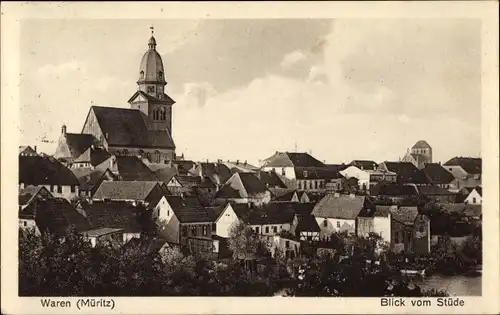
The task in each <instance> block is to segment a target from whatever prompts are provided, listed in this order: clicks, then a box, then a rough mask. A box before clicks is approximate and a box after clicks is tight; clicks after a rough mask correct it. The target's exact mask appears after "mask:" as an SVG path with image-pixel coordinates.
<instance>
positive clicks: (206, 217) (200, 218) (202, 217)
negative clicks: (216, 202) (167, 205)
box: [174, 207, 217, 223]
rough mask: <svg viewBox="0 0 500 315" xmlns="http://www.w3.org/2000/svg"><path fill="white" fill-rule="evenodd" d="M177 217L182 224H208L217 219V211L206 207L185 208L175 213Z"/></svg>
mask: <svg viewBox="0 0 500 315" xmlns="http://www.w3.org/2000/svg"><path fill="white" fill-rule="evenodd" d="M174 211H175V210H174ZM175 215H176V216H177V219H179V222H180V223H203V222H206V223H208V222H214V221H215V219H216V218H217V217H216V214H215V211H211V210H210V208H208V209H207V208H204V207H184V208H181V209H179V210H177V211H175Z"/></svg>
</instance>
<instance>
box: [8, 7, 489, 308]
mask: <svg viewBox="0 0 500 315" xmlns="http://www.w3.org/2000/svg"><path fill="white" fill-rule="evenodd" d="M164 10H165V11H168V5H165V6H164V7H162V8H161V12H164ZM261 10H265V5H264V4H262V5H261ZM2 11H3V8H2ZM173 16H175V14H173ZM18 29H19V34H18V39H17V41H18V49H17V57H18V70H19V71H18V73H17V76H18V84H17V89H18V96H17V98H18V101H19V105H18V109H17V110H16V109H15V108H12V110H13V111H14V110H15V111H17V112H15V113H14V115H18V117H19V118H18V119H19V120H18V122H17V125H16V128H17V130H12V131H11V132H12V134H13V133H17V134H18V143H17V144H15V145H17V146H18V157H17V159H16V160H17V162H16V163H17V164H11V166H10V168H11V169H13V166H14V165H17V169H15V170H12V174H14V173H15V174H17V179H15V177H13V178H10V181H12V182H13V181H14V180H17V183H15V184H16V185H17V188H15V189H16V190H17V194H18V196H17V197H16V196H15V195H12V196H10V195H9V196H7V195H5V193H4V191H3V190H2V201H3V199H4V198H11V199H12V198H13V199H14V200H18V213H17V219H16V220H17V222H18V226H15V236H14V235H13V236H12V237H16V247H17V248H16V249H15V252H16V253H17V254H15V255H13V259H14V263H15V269H12V270H11V271H10V272H11V273H12V272H13V270H15V273H16V276H17V279H18V282H17V286H16V287H12V286H11V288H10V289H9V290H13V291H15V292H16V294H17V295H18V296H19V297H20V298H28V297H31V298H33V297H36V298H38V299H37V302H36V303H38V304H40V303H41V304H40V305H38V306H39V307H41V308H45V311H50V310H51V309H54V308H59V309H60V308H64V307H65V306H68V304H67V305H65V304H64V303H66V302H64V301H63V300H61V298H62V297H90V298H91V299H87V300H81V299H80V300H78V303H77V304H76V307H78V309H80V308H85V307H87V308H91V307H104V308H106V307H109V308H111V307H112V308H114V305H115V301H114V300H113V301H110V300H105V298H106V297H289V298H290V297H331V298H335V297H336V298H354V297H356V298H378V302H377V303H378V305H379V306H382V307H384V306H386V307H395V306H405V300H403V299H402V298H437V299H433V300H432V301H433V302H432V303H433V304H432V305H437V306H443V307H460V306H464V303H465V302H464V300H463V299H461V298H466V297H477V298H480V297H481V296H483V295H484V294H485V290H484V288H485V286H484V285H485V283H484V282H485V281H487V280H488V279H487V278H483V269H484V268H483V263H485V264H486V262H485V258H484V257H485V256H484V255H483V252H484V251H483V248H484V247H485V246H486V245H485V242H484V240H483V236H484V237H486V236H485V235H486V234H488V233H489V231H487V230H485V229H484V228H483V213H484V212H483V208H487V207H486V206H485V205H484V204H483V182H484V186H485V191H487V189H488V188H487V186H488V185H489V182H488V181H486V180H484V178H483V174H484V173H483V158H485V159H486V157H485V156H484V151H483V149H482V148H483V147H484V146H485V143H484V132H485V131H484V130H485V128H486V127H485V122H484V119H483V118H482V117H485V114H484V110H485V108H484V106H482V104H483V103H484V99H485V96H484V95H483V91H484V85H483V84H484V78H483V75H484V73H485V72H484V69H483V65H484V60H483V58H485V57H484V56H485V54H484V42H483V41H484V39H483V38H482V34H483V32H484V24H483V23H482V20H481V19H480V18H465V17H464V18H460V17H449V18H447V17H444V18H437V17H434V18H419V17H413V18H370V17H348V16H347V17H342V16H341V17H334V16H332V17H318V18H316V17H309V18H308V17H306V16H303V17H300V18H296V17H294V18H292V17H283V18H277V17H259V18H257V17H253V18H252V17H248V18H232V17H231V16H230V15H226V17H219V16H215V17H210V18H202V17H195V18H192V17H185V18H181V17H179V18H175V17H172V15H171V16H170V17H168V18H161V17H158V16H155V17H152V18H144V17H142V16H138V17H137V18H66V17H63V16H59V17H54V18H50V19H42V18H23V19H21V20H20V21H19V23H18ZM496 45H497V49H498V42H497V44H496ZM3 46H4V41H2V47H3ZM489 57H491V56H489ZM3 63H4V59H3V57H2V65H3ZM496 70H497V71H498V68H497V69H496ZM2 72H3V71H2ZM2 76H3V74H2ZM2 94H3V93H2ZM2 97H3V96H2ZM3 100H4V98H2V111H4V110H5V106H4V105H6V106H7V104H4V102H3ZM490 105H493V106H496V107H498V102H497V100H493V103H490ZM497 113H498V108H496V112H495V113H494V114H493V113H492V115H497ZM2 116H3V117H2V122H4V115H3V114H2ZM491 118H494V117H491ZM494 119H495V124H498V120H497V119H498V117H496V118H494ZM490 125H491V124H490ZM488 126H489V125H488ZM495 128H497V127H495ZM490 130H491V128H490ZM4 137H5V133H4V130H2V144H3V142H4V140H3V139H4ZM493 145H494V146H495V147H498V143H496V144H493ZM495 150H497V149H496V148H495ZM490 152H492V151H490ZM496 152H497V151H496ZM10 153H13V152H10ZM6 154H7V152H5V151H4V150H3V149H2V160H4V157H5V155H6ZM11 155H12V156H13V154H11ZM13 159H15V157H14V156H13V157H12V160H13ZM495 159H496V160H495V161H496V162H498V160H497V159H498V156H497V157H495ZM496 162H494V163H496ZM2 164H4V163H2ZM497 164H498V163H497ZM3 167H4V166H2V169H3ZM487 171H488V172H489V171H492V173H490V176H496V177H498V168H496V169H491V168H490V169H488V168H485V172H487ZM495 172H496V173H495ZM485 176H486V175H485ZM2 177H4V176H2ZM490 178H491V177H490ZM496 180H498V178H497V179H496ZM2 183H3V181H2ZM492 185H494V186H492V187H496V188H497V187H498V186H497V185H498V184H497V183H493V184H492ZM2 186H3V185H2ZM496 188H494V189H496ZM496 193H498V192H496ZM485 197H486V198H485V204H486V201H487V199H488V198H497V197H498V196H491V194H485ZM494 200H497V199H494ZM490 205H491V204H490ZM496 207H497V208H496V209H493V210H491V209H486V212H488V210H491V212H490V213H489V214H488V215H490V218H491V215H495V213H496V216H498V205H497V206H496ZM2 208H4V207H3V206H2ZM490 208H491V207H490ZM5 210H7V209H2V216H3V212H4V211H5ZM11 210H12V209H11ZM10 212H11V215H12V213H13V211H10ZM497 219H498V218H497ZM2 221H3V222H2V226H4V225H5V224H10V225H12V226H13V224H16V223H13V224H11V223H10V222H4V221H5V220H2ZM11 228H12V227H11ZM495 233H498V231H496V232H495ZM492 235H498V234H492ZM2 236H4V235H2ZM491 244H493V245H498V239H497V240H495V243H491ZM486 249H487V250H488V247H486ZM489 249H492V250H495V251H496V252H495V255H498V248H491V247H490V248H489ZM2 252H3V254H4V253H5V252H4V248H2ZM490 257H491V256H490ZM495 257H497V256H495ZM495 264H496V266H498V261H496V262H494V263H493V266H495ZM490 266H491V265H490ZM2 269H4V268H2ZM497 281H498V280H497ZM497 286H498V285H497ZM497 289H498V288H497ZM101 297H102V298H104V299H101ZM399 298H401V299H399ZM420 301H421V302H422V303H423V304H422V306H426V304H425V303H426V302H425V300H420ZM436 301H437V302H436ZM67 303H72V302H67ZM398 303H399V304H401V303H402V305H399V304H398ZM409 303H410V302H409V301H406V304H409ZM430 303H431V302H429V306H430V305H431V304H430ZM436 303H437V304H436ZM108 304H109V305H108ZM69 305H71V304H69ZM111 305H112V306H111ZM419 306H420V304H419ZM75 310H76V309H75ZM448 311H449V310H448Z"/></svg>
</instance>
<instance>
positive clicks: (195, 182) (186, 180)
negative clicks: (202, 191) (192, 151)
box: [177, 175, 202, 187]
mask: <svg viewBox="0 0 500 315" xmlns="http://www.w3.org/2000/svg"><path fill="white" fill-rule="evenodd" d="M177 180H178V181H179V183H180V184H181V185H182V186H183V187H191V186H199V185H200V184H201V182H202V180H201V177H200V176H190V175H177Z"/></svg>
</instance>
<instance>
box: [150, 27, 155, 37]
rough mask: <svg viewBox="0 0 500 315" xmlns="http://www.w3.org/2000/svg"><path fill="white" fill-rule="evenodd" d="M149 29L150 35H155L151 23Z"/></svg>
mask: <svg viewBox="0 0 500 315" xmlns="http://www.w3.org/2000/svg"><path fill="white" fill-rule="evenodd" d="M149 29H150V30H151V36H154V35H155V27H154V26H153V25H151V26H150V27H149Z"/></svg>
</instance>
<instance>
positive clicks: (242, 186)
mask: <svg viewBox="0 0 500 315" xmlns="http://www.w3.org/2000/svg"><path fill="white" fill-rule="evenodd" d="M266 191H269V190H268V189H267V188H266V186H265V185H264V184H263V183H262V182H261V181H260V180H259V179H258V178H257V176H255V175H254V174H252V173H235V174H233V176H231V178H230V179H228V180H227V182H226V183H225V184H224V185H223V186H222V187H221V188H220V189H219V191H217V193H216V194H215V197H216V198H249V197H251V196H255V195H257V194H261V193H264V192H266Z"/></svg>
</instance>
